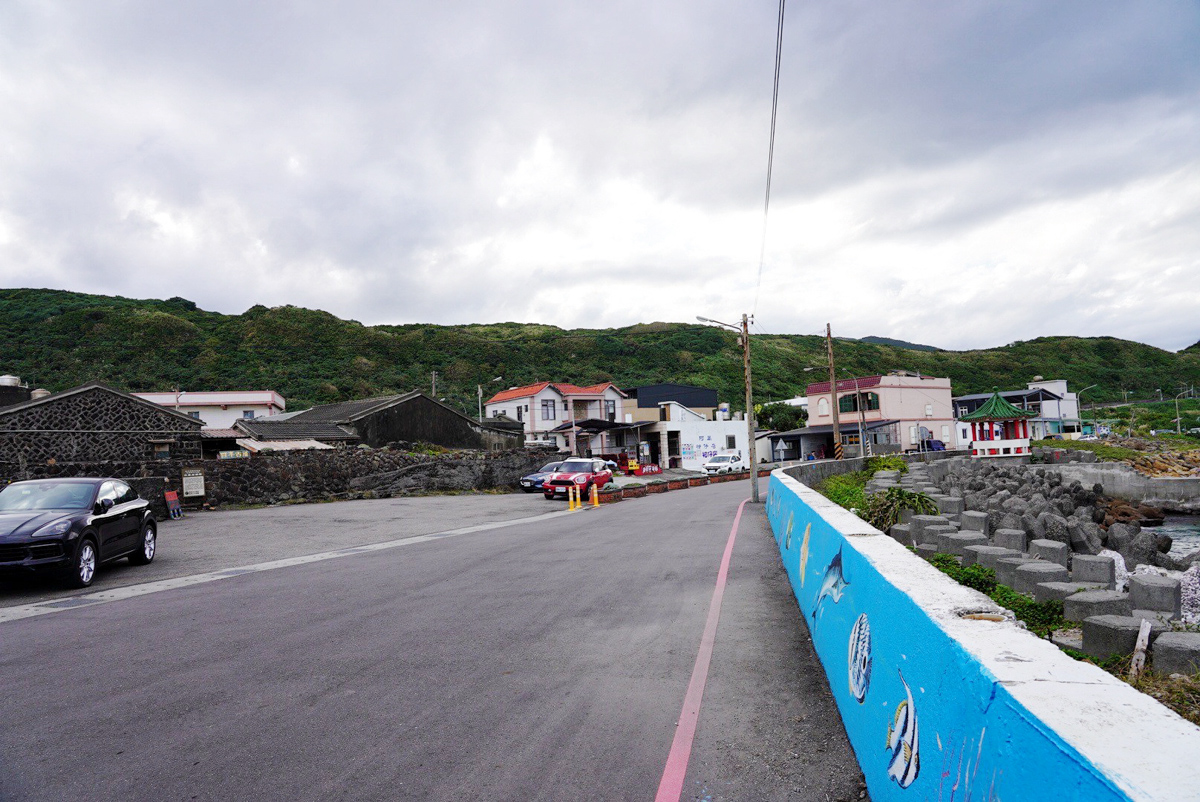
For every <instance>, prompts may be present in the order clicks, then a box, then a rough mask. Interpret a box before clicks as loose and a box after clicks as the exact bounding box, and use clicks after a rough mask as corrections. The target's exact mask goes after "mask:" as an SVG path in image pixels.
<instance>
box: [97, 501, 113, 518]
mask: <svg viewBox="0 0 1200 802" xmlns="http://www.w3.org/2000/svg"><path fill="white" fill-rule="evenodd" d="M112 508H113V500H112V499H111V498H102V499H100V500H99V501H97V502H96V514H97V515H103V514H104V513H106V512H108V511H109V510H111V509H112Z"/></svg>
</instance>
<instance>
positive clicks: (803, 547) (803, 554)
mask: <svg viewBox="0 0 1200 802" xmlns="http://www.w3.org/2000/svg"><path fill="white" fill-rule="evenodd" d="M811 534H812V524H811V523H809V524H807V525H806V526H805V527H804V540H802V541H801V542H800V587H804V574H805V572H806V571H808V538H809V535H811Z"/></svg>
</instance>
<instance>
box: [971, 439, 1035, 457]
mask: <svg viewBox="0 0 1200 802" xmlns="http://www.w3.org/2000/svg"><path fill="white" fill-rule="evenodd" d="M1028 453H1029V438H1027V437H1023V438H1021V439H1019V440H973V441H971V456H974V457H1018V456H1023V455H1025V454H1028Z"/></svg>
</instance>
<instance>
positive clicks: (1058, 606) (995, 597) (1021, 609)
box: [929, 553, 1066, 638]
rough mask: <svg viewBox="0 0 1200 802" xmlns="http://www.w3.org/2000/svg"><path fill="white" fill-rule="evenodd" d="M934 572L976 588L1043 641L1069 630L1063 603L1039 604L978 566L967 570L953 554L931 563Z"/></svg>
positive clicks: (991, 572)
mask: <svg viewBox="0 0 1200 802" xmlns="http://www.w3.org/2000/svg"><path fill="white" fill-rule="evenodd" d="M929 562H930V564H931V565H933V567H934V568H937V569H938V570H939V571H941V572H942V573H944V574H946V575H947V576H949V577H950V578H951V579H953V580H954V581H956V582H958V583H959V584H961V585H966V586H967V587H969V588H974V589H975V590H977V591H979V592H980V593H983V594H985V595H986V596H987V597H988V598H990V599H991V600H992V601H994V602H996V604H998V605H1000V606H1001V607H1003V608H1004V609H1006V610H1011V611H1012V613H1013V615H1015V616H1016V617H1017V620H1018V621H1022V622H1024V624H1025V627H1026V628H1027V629H1028V630H1029V631H1030V632H1032V633H1033V634H1035V635H1037V636H1038V637H1039V638H1049V637H1050V634H1051V633H1052V632H1054V631H1055V630H1056V629H1062V628H1063V627H1064V626H1066V621H1064V620H1063V603H1062V602H1060V601H1044V602H1037V601H1034V600H1033V599H1031V598H1029V597H1028V596H1026V595H1025V594H1023V593H1017V592H1016V591H1015V590H1013V589H1012V588H1010V587H1008V586H1006V585H1001V584H999V583H997V582H996V572H995V571H993V570H992V569H991V568H984V567H983V566H982V565H979V564H975V565H970V566H967V567H966V568H964V567H963V566H961V565H959V564H958V560H956V559H955V558H954V556H953V555H951V554H941V553H938V554H935V555H933V557H932V558H931V559H930V560H929Z"/></svg>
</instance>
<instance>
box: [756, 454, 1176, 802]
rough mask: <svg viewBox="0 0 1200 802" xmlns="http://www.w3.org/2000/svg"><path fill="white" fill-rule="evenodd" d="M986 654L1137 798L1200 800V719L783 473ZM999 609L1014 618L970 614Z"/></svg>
mask: <svg viewBox="0 0 1200 802" xmlns="http://www.w3.org/2000/svg"><path fill="white" fill-rule="evenodd" d="M774 475H775V476H776V477H777V478H779V479H780V480H781V481H782V482H784V483H785V485H786V486H787V487H789V488H790V489H793V490H794V491H795V492H796V493H797V494H799V495H800V496H801V498H802V499H803V501H804V502H805V503H806V504H808V505H809V506H810V507H812V508H813V509H814V510H815V511H817V512H818V514H820V515H821V516H822V517H823V518H824V519H825V520H826V521H827V522H829V523H830V524H831V525H833V526H834V527H836V528H837V529H838V530H839V531H841V532H842V533H843V534H844V535H847V536H848V543H849V545H850V546H852V547H853V548H855V549H856V550H857V551H858V552H859V553H860V554H862V556H863V557H864V558H866V559H867V561H868V562H869V563H870V564H871V565H872V566H873V567H874V568H875V569H876V570H878V571H879V572H880V574H881V575H882V576H883V577H884V578H885V579H886V580H887V581H888V582H889V583H890V584H892V585H893V586H894V587H895V588H897V589H898V590H900V591H901V592H903V593H904V594H905V595H907V596H908V597H909V598H910V599H911V600H912V601H913V602H914V603H915V604H916V605H918V606H919V607H920V608H921V609H922V610H923V611H924V612H925V613H926V614H927V615H928V616H929V617H930V619H931V620H932V621H933V622H934V624H935V625H936V626H937V627H938V628H939V629H941V630H942V631H943V632H945V633H946V634H947V635H949V636H950V637H952V638H953V639H954V640H955V641H957V642H958V644H959V645H960V646H961V647H962V649H963V650H964V652H966V653H967V654H968V655H970V656H971V657H973V658H974V659H975V660H977V661H978V663H979V664H980V666H982V668H983V669H985V670H986V671H987V672H988V673H990V674H991V676H992V677H994V678H995V682H997V683H999V684H1000V685H1002V686H1003V687H1004V688H1005V689H1006V690H1007V691H1008V693H1009V694H1010V695H1011V696H1012V698H1013V700H1014V701H1016V702H1017V703H1018V704H1019V705H1021V706H1022V707H1023V708H1024V709H1025V710H1026V711H1027V712H1028V713H1029V714H1030V715H1031V716H1032V717H1034V718H1036V719H1037V720H1038V721H1039V722H1040V725H1041V726H1043V727H1044V728H1045V730H1047V731H1051V732H1053V733H1055V734H1056V735H1057V736H1058V737H1059V738H1061V740H1062V741H1063V742H1065V743H1067V744H1069V745H1070V746H1071V747H1073V748H1074V749H1076V750H1078V752H1079V754H1080V755H1082V756H1083V757H1084V759H1086V760H1087V761H1090V762H1091V763H1092V765H1093V766H1095V767H1096V768H1097V769H1098V770H1099V771H1100V772H1101V773H1102V774H1104V775H1105V776H1106V777H1108V778H1109V780H1110V781H1111V782H1112V783H1113V784H1114V785H1115V786H1117V787H1118V788H1120V789H1121V790H1122V791H1123V792H1125V793H1126V794H1128V795H1129V796H1130V798H1132V799H1135V800H1185V799H1196V800H1200V727H1197V726H1195V725H1193V724H1191V723H1190V722H1188V721H1187V720H1186V719H1184V718H1182V717H1181V716H1179V715H1178V714H1176V713H1175V712H1174V711H1172V710H1170V709H1169V708H1167V707H1165V706H1164V705H1162V704H1160V703H1158V702H1157V701H1155V700H1154V699H1153V698H1151V697H1150V696H1147V695H1145V694H1143V693H1141V692H1139V691H1137V690H1135V689H1134V688H1132V687H1131V686H1130V685H1128V684H1126V683H1125V682H1122V681H1121V680H1119V679H1117V678H1116V677H1113V676H1112V675H1110V674H1109V673H1107V672H1106V671H1103V670H1102V669H1100V668H1097V667H1096V666H1094V665H1091V664H1090V663H1085V662H1082V661H1078V660H1074V659H1072V658H1071V657H1069V656H1067V655H1065V654H1063V653H1062V652H1061V651H1060V650H1059V649H1058V647H1057V646H1055V645H1054V644H1053V643H1051V642H1049V641H1047V640H1043V639H1041V638H1038V637H1037V636H1035V635H1033V634H1032V633H1030V632H1028V631H1026V630H1024V629H1023V628H1021V627H1020V626H1018V624H1017V623H1016V621H1015V620H1012V619H1011V615H1010V614H1009V613H1008V612H1007V611H1006V610H1004V609H1003V608H1001V607H1000V606H999V605H997V604H996V603H995V602H993V601H992V600H991V599H989V598H988V597H987V596H985V595H983V594H982V593H979V592H978V591H975V590H972V589H970V588H967V587H964V586H963V585H960V584H958V583H957V582H955V581H954V580H952V579H950V578H949V577H948V576H946V575H945V574H943V573H942V572H941V571H939V570H938V569H936V568H934V567H933V566H932V565H930V564H929V563H928V562H926V561H925V560H923V559H921V558H920V557H918V556H916V555H915V554H913V553H912V552H910V551H909V550H908V549H906V548H904V547H903V546H901V545H900V544H899V543H897V542H896V541H895V540H893V539H892V538H891V537H888V536H887V535H885V534H883V533H882V532H880V531H879V530H877V529H875V528H874V527H872V526H870V525H869V524H867V523H866V522H865V521H863V520H862V519H860V518H858V516H856V515H853V514H852V513H850V512H849V511H847V510H845V509H843V508H841V507H840V506H838V505H836V504H834V503H833V502H831V501H829V500H828V499H827V498H825V497H824V496H822V495H821V494H819V493H817V492H816V491H815V490H812V489H810V488H808V487H807V486H805V485H804V484H802V483H800V482H798V481H796V480H795V479H793V478H791V477H790V476H787V475H786V474H784V473H783V472H782V471H776V472H775V474H774ZM970 612H994V613H997V614H1001V615H1005V616H1006V618H1007V620H1005V621H989V620H980V619H967V618H963V617H962V614H963V613H970Z"/></svg>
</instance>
